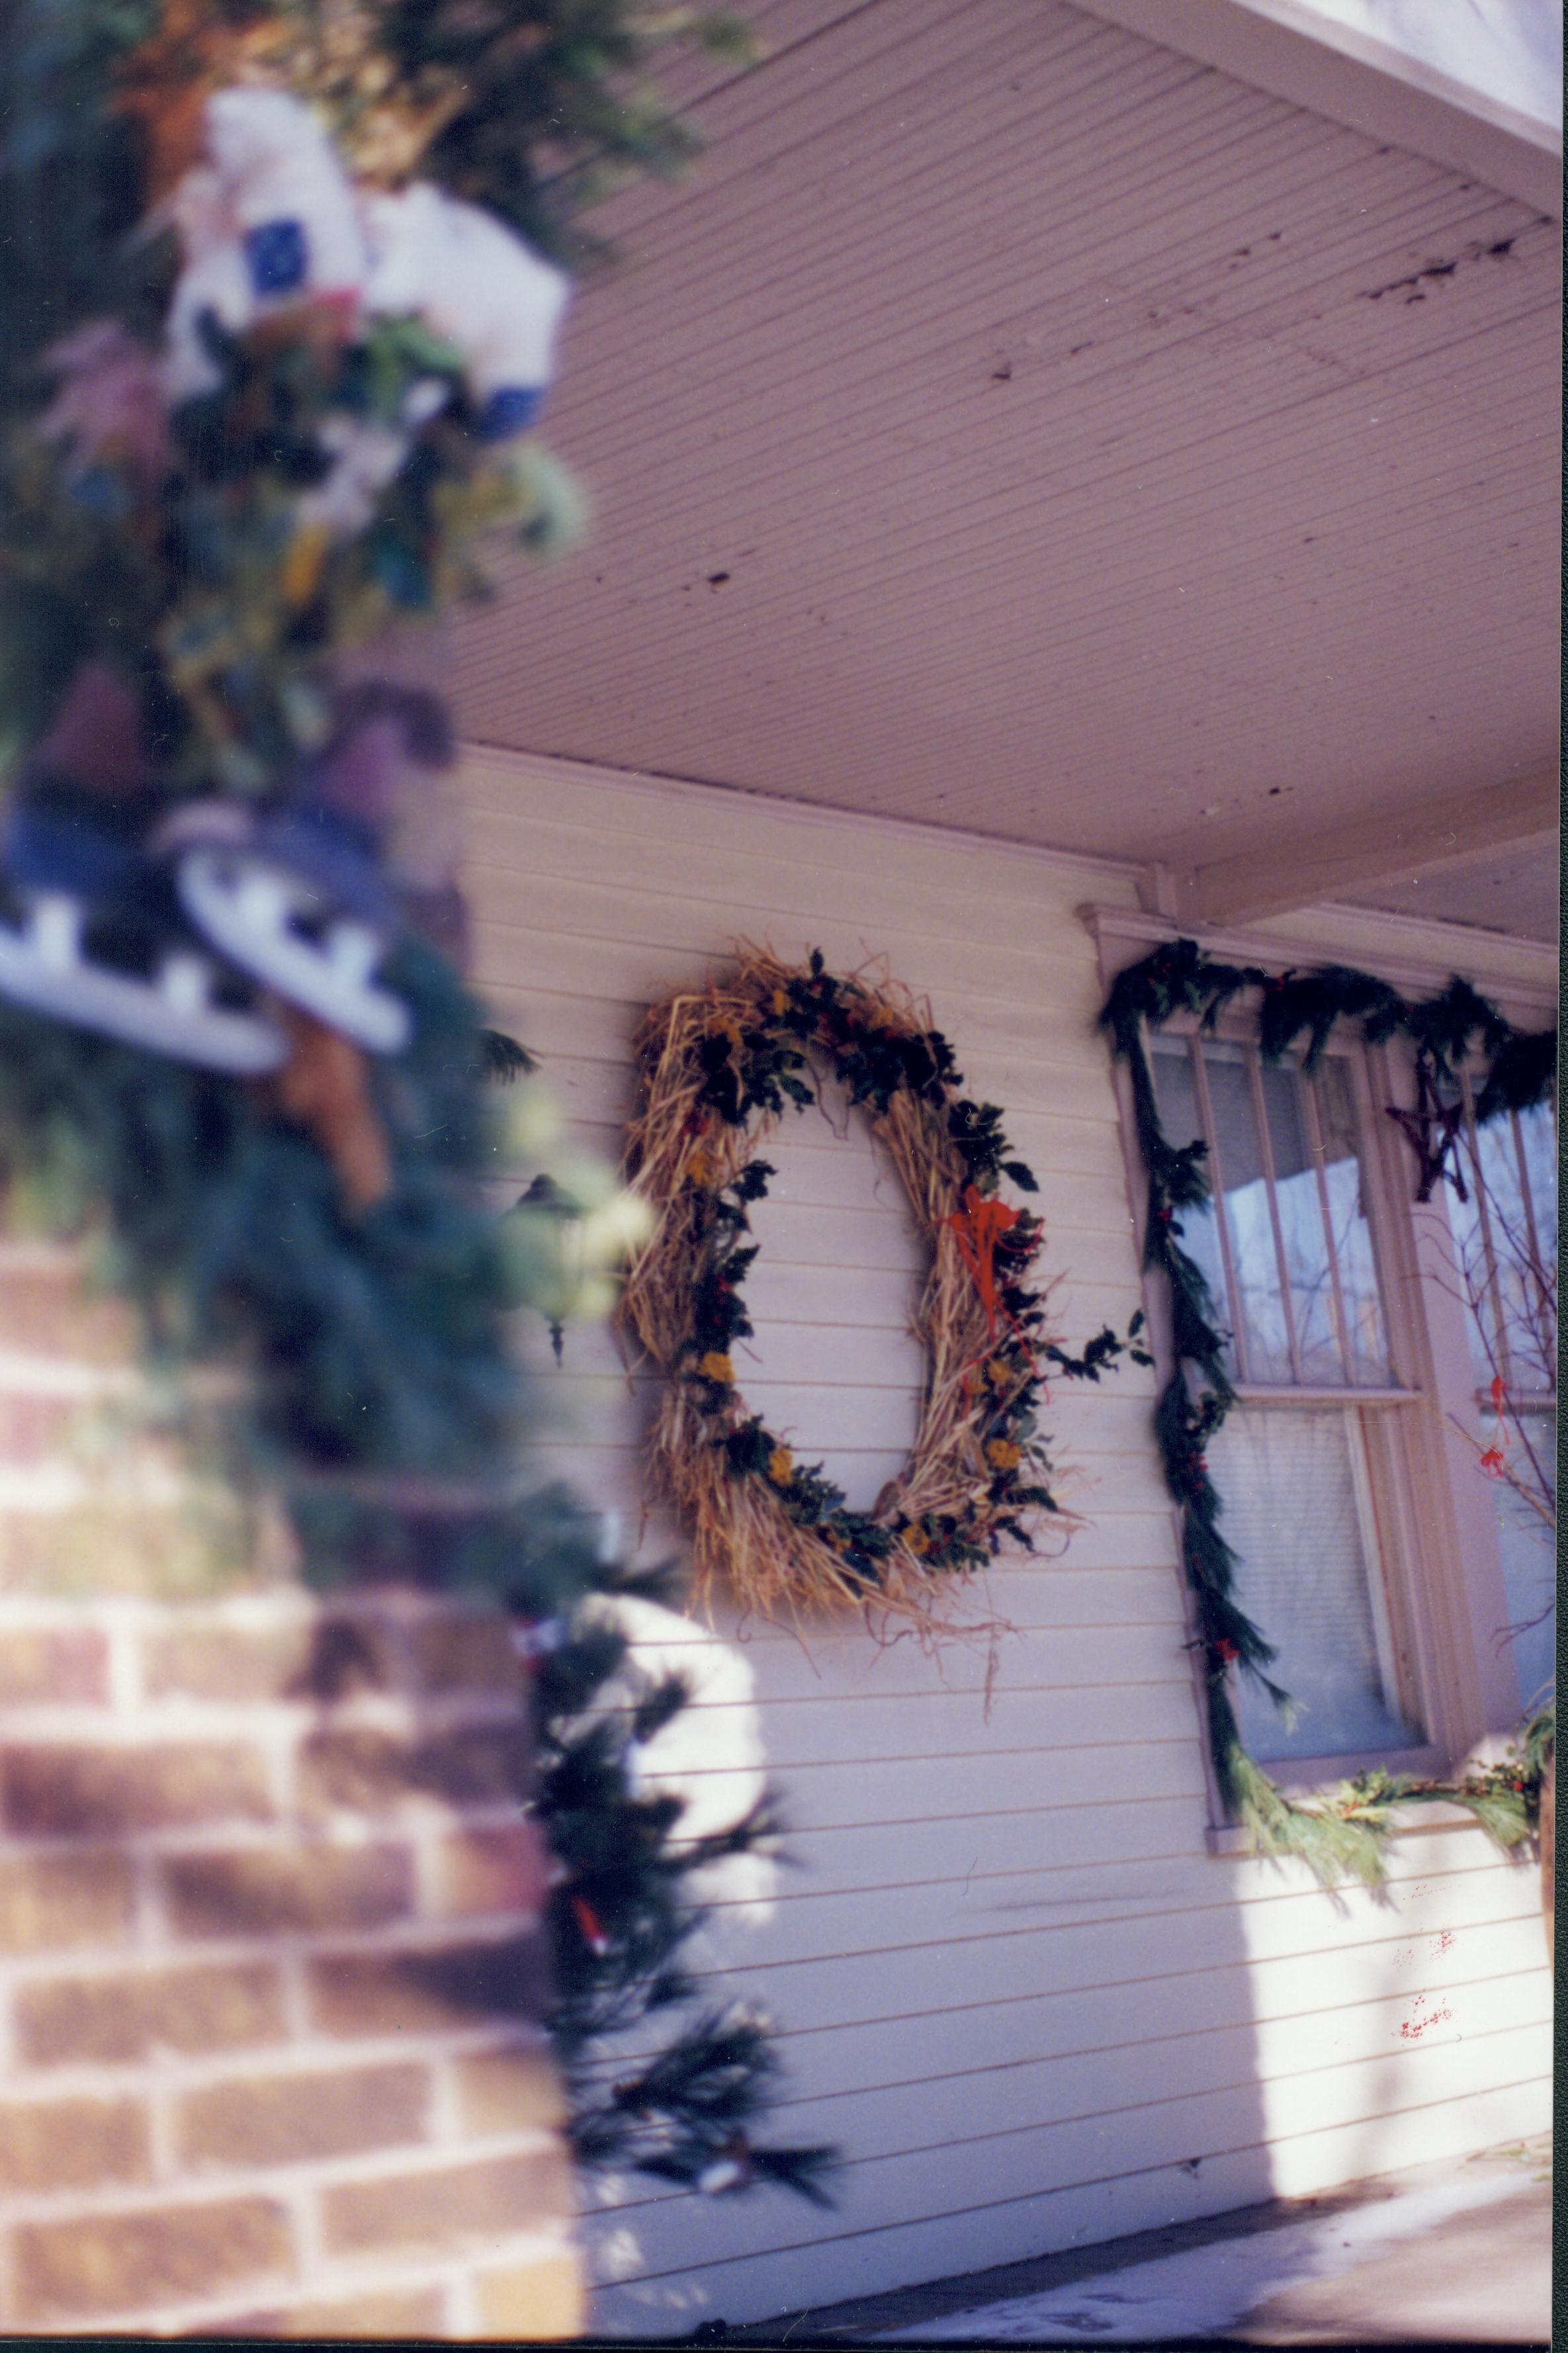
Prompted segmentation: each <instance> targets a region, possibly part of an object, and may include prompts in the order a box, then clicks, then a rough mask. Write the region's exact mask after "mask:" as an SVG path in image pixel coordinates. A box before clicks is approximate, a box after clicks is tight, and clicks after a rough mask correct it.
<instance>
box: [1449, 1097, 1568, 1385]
mask: <svg viewBox="0 0 1568 2353" xmlns="http://www.w3.org/2000/svg"><path fill="white" fill-rule="evenodd" d="M1521 1155H1522V1157H1523V1161H1524V1175H1525V1176H1526V1177H1528V1180H1529V1188H1530V1207H1531V1209H1532V1210H1533V1212H1534V1215H1533V1218H1532V1217H1531V1216H1530V1215H1528V1214H1527V1212H1526V1205H1525V1192H1524V1186H1523V1183H1522V1182H1521V1170H1520V1160H1521ZM1464 1165H1465V1169H1466V1173H1467V1176H1468V1178H1469V1180H1470V1183H1469V1191H1470V1198H1469V1200H1468V1202H1467V1201H1461V1200H1460V1199H1459V1198H1458V1195H1457V1194H1456V1193H1455V1192H1454V1190H1453V1188H1452V1187H1447V1206H1448V1217H1449V1221H1450V1223H1451V1226H1452V1229H1453V1233H1454V1240H1455V1247H1456V1250H1457V1253H1458V1264H1459V1270H1460V1288H1461V1291H1462V1293H1463V1295H1464V1298H1465V1303H1466V1306H1467V1309H1468V1314H1467V1316H1466V1324H1467V1326H1468V1334H1469V1342H1470V1358H1471V1362H1472V1365H1473V1366H1474V1369H1475V1376H1476V1386H1477V1388H1479V1389H1483V1390H1484V1389H1486V1388H1488V1387H1489V1385H1490V1382H1491V1378H1492V1375H1493V1374H1494V1372H1500V1373H1502V1374H1503V1375H1504V1377H1506V1378H1507V1380H1508V1382H1509V1384H1510V1388H1512V1389H1513V1390H1514V1392H1515V1393H1516V1394H1519V1395H1525V1396H1528V1395H1530V1394H1531V1393H1532V1392H1533V1393H1534V1394H1535V1395H1537V1396H1542V1395H1549V1394H1550V1393H1551V1391H1552V1389H1553V1388H1555V1386H1556V1383H1555V1368H1556V1356H1557V1329H1556V1312H1555V1311H1556V1300H1557V1203H1556V1192H1557V1148H1556V1134H1555V1127H1554V1122H1553V1118H1552V1110H1551V1107H1550V1106H1549V1105H1547V1104H1545V1103H1542V1104H1538V1105H1537V1107H1536V1108H1535V1110H1533V1111H1530V1112H1522V1113H1520V1114H1519V1117H1518V1121H1517V1124H1516V1123H1515V1121H1513V1120H1511V1119H1510V1118H1508V1117H1507V1116H1504V1117H1503V1118H1500V1119H1495V1120H1492V1121H1490V1122H1489V1124H1487V1125H1486V1126H1485V1127H1482V1128H1478V1129H1476V1130H1475V1131H1474V1132H1473V1134H1472V1136H1471V1137H1470V1139H1469V1141H1468V1148H1467V1150H1466V1154H1465V1163H1464ZM1481 1197H1484V1201H1485V1220H1484V1224H1483V1220H1482V1198H1481ZM1488 1241H1489V1242H1490V1245H1491V1248H1490V1254H1488V1250H1487V1242H1488ZM1488 1342H1490V1346H1489V1345H1488Z"/></svg>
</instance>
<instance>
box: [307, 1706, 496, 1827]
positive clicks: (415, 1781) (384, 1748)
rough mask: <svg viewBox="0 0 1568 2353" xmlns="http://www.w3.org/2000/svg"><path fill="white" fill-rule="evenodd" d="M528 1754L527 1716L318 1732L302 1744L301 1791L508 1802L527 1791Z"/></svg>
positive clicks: (342, 1797)
mask: <svg viewBox="0 0 1568 2353" xmlns="http://www.w3.org/2000/svg"><path fill="white" fill-rule="evenodd" d="M529 1757H530V1741H529V1736H528V1731H527V1727H526V1726H525V1725H523V1724H522V1722H521V1719H520V1720H519V1721H518V1722H517V1723H516V1724H512V1725H494V1726H491V1725H485V1726H482V1727H479V1728H470V1729H466V1730H463V1731H460V1732H452V1733H446V1734H442V1735H439V1736H435V1737H432V1738H429V1739H425V1740H419V1741H403V1740H399V1739H397V1738H395V1736H393V1735H392V1734H390V1733H384V1732H373V1731H323V1732H318V1733H316V1734H314V1735H312V1736H311V1737H310V1738H309V1739H308V1740H306V1741H305V1742H303V1743H302V1744H301V1746H300V1795H301V1799H302V1800H303V1802H304V1803H305V1804H306V1805H307V1806H311V1805H313V1806H316V1807H318V1808H327V1809H336V1808H342V1807H353V1809H355V1810H358V1811H363V1812H384V1811H387V1810H390V1809H392V1808H395V1807H397V1806H400V1805H402V1804H404V1803H405V1802H406V1800H407V1799H409V1798H410V1797H434V1798H438V1799H442V1800H443V1801H444V1802H445V1803H447V1804H448V1805H458V1806H460V1805H498V1804H500V1805H504V1804H506V1803H507V1802H508V1801H510V1800H515V1799H519V1798H520V1797H521V1795H522V1793H523V1789H524V1787H525V1781H524V1777H525V1775H526V1773H527V1771H528V1766H529Z"/></svg>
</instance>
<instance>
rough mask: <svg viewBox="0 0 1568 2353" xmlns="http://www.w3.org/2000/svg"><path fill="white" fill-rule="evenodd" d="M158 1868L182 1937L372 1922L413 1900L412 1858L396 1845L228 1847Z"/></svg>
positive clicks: (402, 1910)
mask: <svg viewBox="0 0 1568 2353" xmlns="http://www.w3.org/2000/svg"><path fill="white" fill-rule="evenodd" d="M160 1867H161V1870H162V1873H163V1887H164V1891H165V1894H166V1899H167V1902H168V1905H169V1912H170V1916H171V1918H172V1920H173V1923H174V1930H175V1933H176V1934H177V1935H179V1936H257V1935H268V1936H270V1935H276V1934H277V1933H278V1932H279V1931H280V1930H287V1929H291V1928H315V1929H321V1928H379V1927H384V1926H385V1925H386V1924H387V1923H388V1922H389V1921H393V1920H400V1919H403V1918H405V1917H406V1916H407V1915H408V1914H409V1913H410V1912H411V1911H412V1909H413V1905H414V1863H413V1858H412V1856H411V1855H410V1854H409V1852H408V1851H407V1849H406V1848H405V1847H400V1846H363V1847H357V1846H356V1847H335V1846H280V1847H267V1848H256V1849H252V1848H243V1847H242V1848H229V1849H226V1850H223V1851H218V1852H208V1853H202V1854H182V1855H170V1856H168V1857H167V1858H166V1859H165V1860H164V1861H163V1863H162V1865H161V1866H160Z"/></svg>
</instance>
